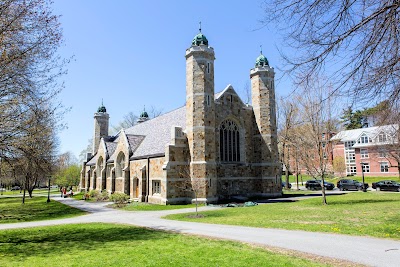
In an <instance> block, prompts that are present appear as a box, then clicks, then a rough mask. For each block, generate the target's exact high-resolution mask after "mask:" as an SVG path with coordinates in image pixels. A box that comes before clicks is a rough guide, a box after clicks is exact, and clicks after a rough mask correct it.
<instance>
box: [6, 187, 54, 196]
mask: <svg viewBox="0 0 400 267" xmlns="http://www.w3.org/2000/svg"><path fill="white" fill-rule="evenodd" d="M58 192H59V191H58V189H50V194H51V195H53V194H57V193H58ZM47 193H48V189H34V190H33V192H32V195H33V196H38V195H47ZM23 194H24V190H22V191H21V193H20V191H19V190H13V191H9V190H7V191H3V192H0V197H1V196H2V195H5V196H10V195H12V196H22V195H23ZM26 196H28V191H26Z"/></svg>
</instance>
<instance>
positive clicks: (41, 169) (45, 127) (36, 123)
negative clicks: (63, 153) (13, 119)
mask: <svg viewBox="0 0 400 267" xmlns="http://www.w3.org/2000/svg"><path fill="white" fill-rule="evenodd" d="M51 113H52V109H49V108H48V107H46V106H45V107H44V108H43V107H42V105H39V106H37V107H36V108H35V109H32V110H30V111H29V112H28V114H29V118H30V119H29V120H27V121H26V124H25V127H24V131H23V133H22V134H21V135H19V139H18V141H16V142H15V144H13V146H14V147H15V153H16V154H15V155H14V157H15V158H14V162H13V166H14V169H15V170H16V172H17V174H19V175H20V176H23V177H24V181H23V189H24V195H23V199H22V202H23V203H24V202H25V191H26V190H27V191H28V193H29V197H32V191H33V189H34V188H35V187H36V186H37V184H38V183H39V182H40V181H43V180H46V178H47V177H49V176H50V175H51V174H52V172H53V167H54V166H55V160H54V159H55V155H56V149H57V145H58V143H57V139H56V134H55V133H56V130H57V127H56V124H55V117H54V115H52V114H51Z"/></svg>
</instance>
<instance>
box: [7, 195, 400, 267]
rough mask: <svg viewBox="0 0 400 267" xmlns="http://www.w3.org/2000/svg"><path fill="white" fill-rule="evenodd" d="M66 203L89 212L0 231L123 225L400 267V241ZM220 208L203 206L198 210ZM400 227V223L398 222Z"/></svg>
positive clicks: (72, 201)
mask: <svg viewBox="0 0 400 267" xmlns="http://www.w3.org/2000/svg"><path fill="white" fill-rule="evenodd" d="M53 199H55V200H57V201H60V202H62V203H64V204H67V205H70V206H73V207H76V208H79V209H82V210H85V211H88V212H90V214H88V215H83V216H79V217H74V218H68V219H59V220H48V221H36V222H25V223H14V224H0V229H13V228H25V227H35V226H48V225H59V224H70V223H90V222H104V223H123V224H131V225H136V226H143V227H148V228H153V229H158V230H167V231H174V232H178V233H185V234H195V235H202V236H209V237H215V238H221V239H229V240H235V241H242V242H247V243H253V244H257V245H266V246H271V247H278V248H284V249H289V250H295V251H299V252H305V253H309V254H314V255H319V256H324V257H330V258H336V259H340V260H345V261H351V262H354V263H358V264H363V265H367V266H385V267H390V266H393V267H394V266H396V267H398V266H400V242H399V241H394V240H389V239H378V238H370V237H357V236H349V235H339V234H326V233H315V232H305V231H293V230H282V229H268V228H255V227H242V226H231V225H217V224H207V223H193V222H181V221H173V220H166V219H161V217H162V216H165V215H168V214H173V213H185V212H193V210H194V209H193V208H191V209H178V210H168V211H151V212H143V211H141V212H128V211H121V210H115V209H111V208H107V207H105V205H106V204H108V203H91V202H85V201H77V200H73V199H61V198H60V197H56V198H53ZM212 209H219V208H218V207H201V208H199V210H212ZM399 224H400V222H399Z"/></svg>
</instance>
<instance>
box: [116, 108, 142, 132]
mask: <svg viewBox="0 0 400 267" xmlns="http://www.w3.org/2000/svg"><path fill="white" fill-rule="evenodd" d="M138 118H139V117H138V116H137V115H135V114H134V113H133V112H132V111H131V112H129V113H128V114H126V115H124V118H123V120H122V121H120V122H119V123H118V125H117V126H112V131H113V132H115V133H117V132H118V131H120V130H121V129H127V128H130V127H132V126H134V125H136V123H137V120H138Z"/></svg>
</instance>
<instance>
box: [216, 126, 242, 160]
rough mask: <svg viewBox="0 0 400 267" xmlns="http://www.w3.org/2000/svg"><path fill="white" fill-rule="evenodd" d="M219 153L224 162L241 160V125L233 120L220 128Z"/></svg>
mask: <svg viewBox="0 0 400 267" xmlns="http://www.w3.org/2000/svg"><path fill="white" fill-rule="evenodd" d="M219 155H220V161H222V162H238V161H240V143H239V127H238V126H237V125H236V123H234V122H233V121H231V120H225V121H223V122H222V123H221V126H220V128H219Z"/></svg>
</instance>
